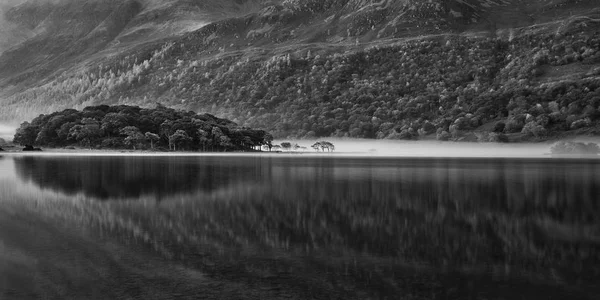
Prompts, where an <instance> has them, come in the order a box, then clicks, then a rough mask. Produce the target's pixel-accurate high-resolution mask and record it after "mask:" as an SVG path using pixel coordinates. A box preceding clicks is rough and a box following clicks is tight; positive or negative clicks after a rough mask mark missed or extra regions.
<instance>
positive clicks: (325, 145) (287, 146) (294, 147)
mask: <svg viewBox="0 0 600 300" xmlns="http://www.w3.org/2000/svg"><path fill="white" fill-rule="evenodd" d="M310 147H311V148H312V149H315V151H317V152H318V151H323V152H325V149H327V151H328V152H333V151H335V146H334V145H333V143H331V142H327V141H320V142H316V143H314V144H313V145H312V146H310ZM263 149H264V150H268V151H306V150H308V148H307V147H305V146H301V145H299V144H297V143H293V144H292V143H291V142H282V143H281V144H279V145H265V146H263Z"/></svg>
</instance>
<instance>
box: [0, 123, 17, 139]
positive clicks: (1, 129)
mask: <svg viewBox="0 0 600 300" xmlns="http://www.w3.org/2000/svg"><path fill="white" fill-rule="evenodd" d="M16 131H17V128H15V127H13V126H10V125H5V124H0V138H2V139H4V140H5V141H12V139H13V137H14V136H15V132H16Z"/></svg>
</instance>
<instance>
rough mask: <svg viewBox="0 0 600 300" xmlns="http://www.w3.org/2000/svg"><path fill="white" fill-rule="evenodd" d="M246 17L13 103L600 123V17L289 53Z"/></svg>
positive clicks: (370, 121)
mask: <svg viewBox="0 0 600 300" xmlns="http://www.w3.org/2000/svg"><path fill="white" fill-rule="evenodd" d="M243 22H245V21H244V19H239V20H238V19H235V20H231V21H228V23H215V24H211V25H209V26H206V27H205V28H203V29H202V30H199V31H197V32H194V33H191V34H189V35H187V36H185V37H184V38H181V39H179V40H177V41H174V42H168V43H165V44H162V45H160V46H157V47H150V48H147V49H143V50H139V51H136V52H135V53H133V54H130V55H127V56H122V57H121V58H118V59H115V60H114V61H111V62H110V63H106V64H104V65H100V66H95V67H91V68H90V69H87V70H85V71H81V72H79V73H77V72H75V73H68V74H67V73H65V74H63V75H61V76H59V77H57V78H56V80H53V81H51V82H49V83H47V84H45V85H43V86H41V87H38V88H34V89H29V90H27V91H25V92H23V93H20V94H16V95H15V96H13V97H12V98H10V102H11V103H10V104H9V105H7V106H5V107H4V108H2V109H0V110H5V111H3V112H2V114H3V115H5V116H8V115H11V114H13V115H14V116H13V117H17V116H22V115H26V114H27V113H28V112H29V111H36V110H39V109H40V107H44V109H47V110H49V111H55V110H58V109H64V108H65V107H73V106H77V107H83V106H87V105H97V104H99V103H106V104H111V105H112V104H128V103H133V104H136V105H147V103H152V102H153V101H160V102H161V103H164V104H165V105H167V106H169V107H174V108H182V109H186V110H188V109H191V110H195V111H208V112H210V113H211V114H213V115H217V116H219V117H224V118H227V119H230V120H233V121H234V122H236V123H238V124H241V125H243V126H249V127H252V128H260V129H264V130H267V131H269V132H271V133H272V134H273V136H275V137H276V138H283V137H289V138H318V137H329V136H331V137H353V138H378V139H418V138H420V137H422V136H431V137H436V138H438V139H440V140H447V139H455V140H459V139H462V138H464V137H465V134H467V133H469V132H472V131H475V130H479V131H480V132H481V133H480V134H478V135H477V139H478V140H479V141H505V140H506V137H505V136H504V135H505V134H516V133H520V134H522V135H524V136H528V137H530V138H534V139H535V138H539V139H543V138H545V137H546V136H549V135H550V136H551V135H554V134H557V133H562V132H565V131H570V130H587V131H588V133H594V132H597V129H596V128H597V127H598V125H599V122H598V120H599V118H598V117H599V116H600V67H599V66H600V51H599V49H600V31H598V30H597V29H598V24H597V23H595V22H591V21H590V22H586V21H582V20H574V21H569V22H565V23H564V24H563V25H561V26H560V27H559V28H556V29H554V28H553V29H552V30H551V31H550V30H545V29H544V30H540V32H537V31H532V32H526V31H520V30H516V29H515V30H510V31H508V30H507V31H506V32H504V33H503V34H504V35H502V36H485V37H483V36H466V35H443V36H442V35H440V36H435V37H430V38H423V39H416V40H408V41H401V42H398V43H394V44H383V43H381V44H374V45H373V46H370V47H368V48H363V47H362V46H357V47H344V48H335V47H333V46H332V47H330V48H328V47H325V46H323V47H320V46H317V45H313V46H306V47H296V48H297V49H298V50H286V51H279V50H268V48H252V47H250V48H248V47H249V46H247V45H246V44H243V45H242V44H241V43H242V42H244V43H245V42H249V41H250V42H251V41H253V40H256V41H263V40H264V41H265V42H266V41H267V40H268V41H269V43H275V44H276V43H277V41H276V40H273V41H270V40H269V39H270V36H269V35H268V34H264V35H261V34H258V33H257V36H254V35H253V36H246V38H245V39H243V38H240V39H239V41H238V40H237V39H232V38H231V37H232V36H233V35H237V34H238V33H236V31H235V30H237V29H236V28H241V27H240V26H242V25H243ZM272 39H275V37H273V38H272ZM229 43H231V47H229V48H228V47H224V46H223V45H225V44H227V45H229ZM236 43H240V44H236ZM357 45H358V44H357ZM242 46H243V47H246V48H243V47H242ZM236 47H237V48H239V49H244V51H235V49H237V48H236ZM226 48H227V49H226ZM342 49H346V50H342ZM348 49H351V50H348ZM496 123H497V124H496ZM488 124H491V125H488ZM483 125H488V126H487V127H485V126H484V127H483V129H482V128H481V126H483ZM494 125H497V126H495V127H494ZM163 142H164V141H163Z"/></svg>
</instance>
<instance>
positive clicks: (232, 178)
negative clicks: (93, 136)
mask: <svg viewBox="0 0 600 300" xmlns="http://www.w3.org/2000/svg"><path fill="white" fill-rule="evenodd" d="M14 161H15V168H16V172H17V175H18V176H19V177H20V178H21V179H22V180H24V181H28V182H32V183H34V184H36V185H38V186H39V187H41V188H43V189H51V190H54V191H56V192H60V193H63V194H66V195H75V194H79V193H81V194H83V195H84V196H86V197H89V198H96V199H101V200H116V199H139V198H140V197H143V196H149V197H155V198H156V199H159V200H160V199H166V198H169V197H170V196H174V195H186V194H194V193H198V192H204V193H209V192H212V191H215V190H218V189H222V188H226V187H227V186H229V185H235V184H239V183H240V182H249V183H251V182H253V181H255V180H256V178H259V177H260V176H258V174H257V172H261V169H260V168H257V167H255V166H254V164H253V163H252V162H246V163H245V164H241V165H239V164H231V163H228V162H227V161H220V160H214V159H210V158H192V157H170V158H166V157H152V158H148V157H94V156H82V157H17V158H15V159H14Z"/></svg>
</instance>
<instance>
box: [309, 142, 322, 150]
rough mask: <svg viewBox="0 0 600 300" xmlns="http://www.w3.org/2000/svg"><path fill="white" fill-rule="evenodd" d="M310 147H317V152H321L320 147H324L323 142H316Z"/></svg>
mask: <svg viewBox="0 0 600 300" xmlns="http://www.w3.org/2000/svg"><path fill="white" fill-rule="evenodd" d="M310 147H311V148H313V149H315V151H317V152H319V149H322V146H321V142H316V143H314V144H312V146H310Z"/></svg>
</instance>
